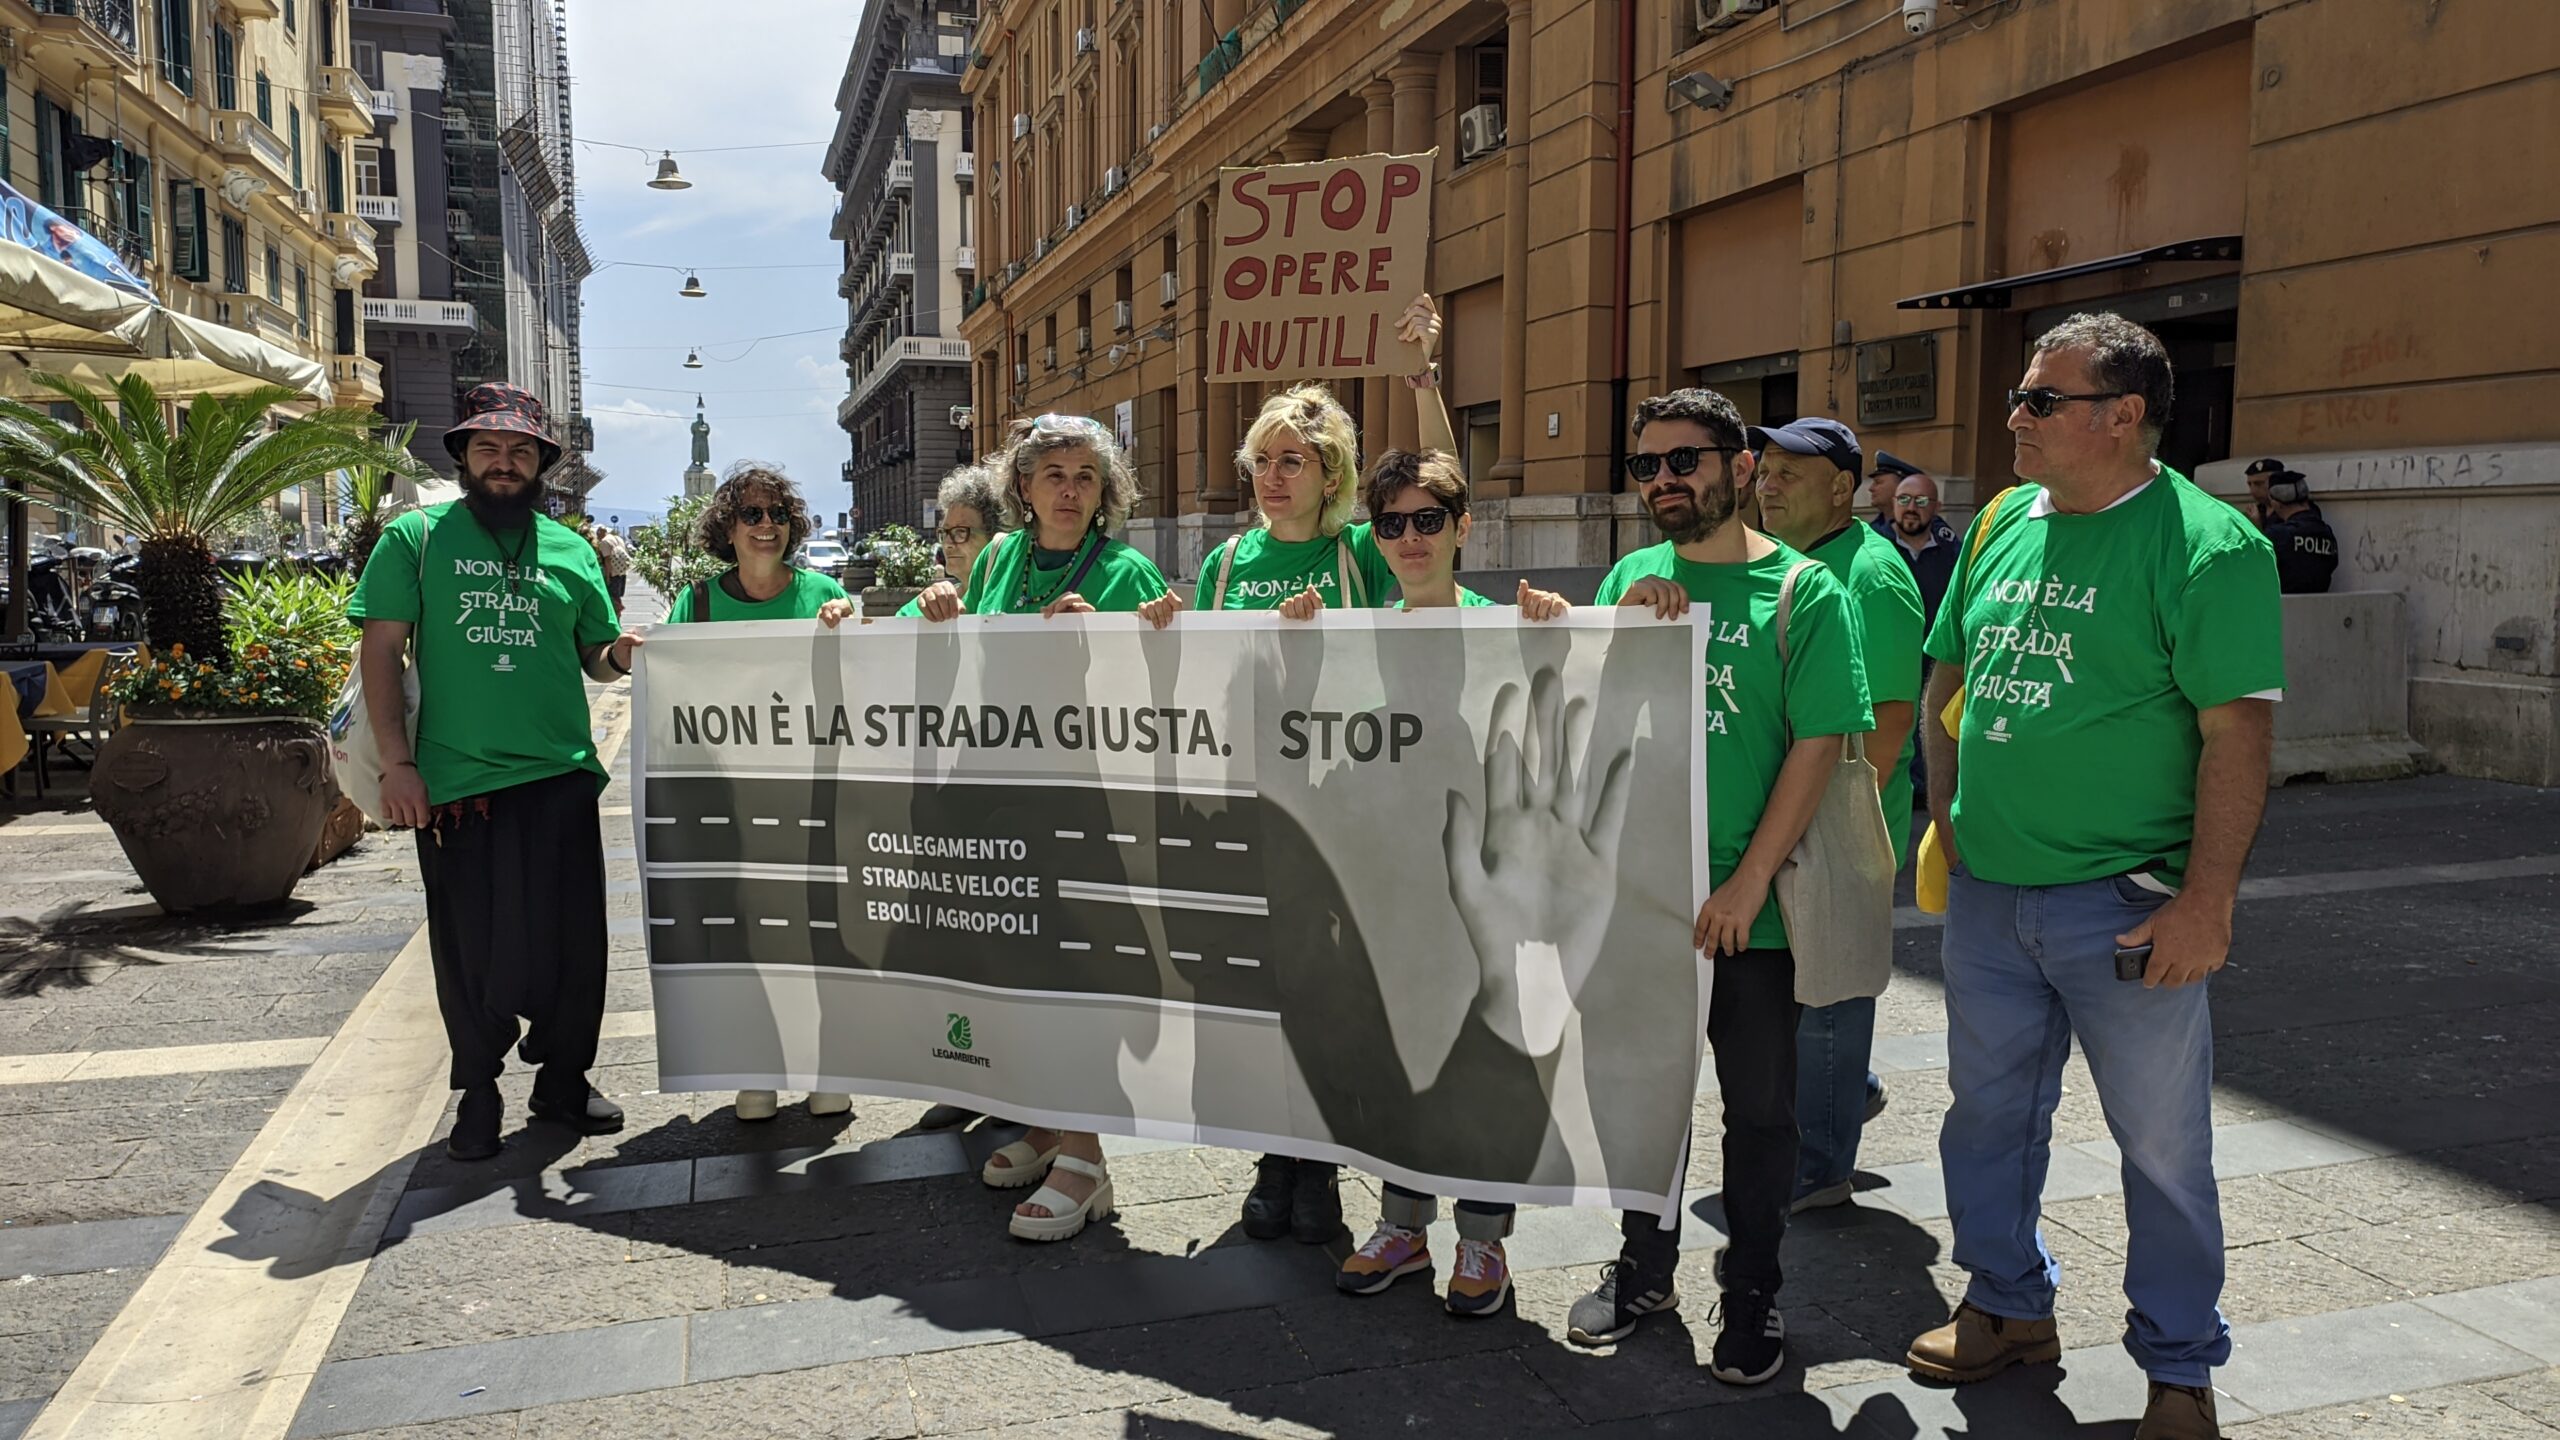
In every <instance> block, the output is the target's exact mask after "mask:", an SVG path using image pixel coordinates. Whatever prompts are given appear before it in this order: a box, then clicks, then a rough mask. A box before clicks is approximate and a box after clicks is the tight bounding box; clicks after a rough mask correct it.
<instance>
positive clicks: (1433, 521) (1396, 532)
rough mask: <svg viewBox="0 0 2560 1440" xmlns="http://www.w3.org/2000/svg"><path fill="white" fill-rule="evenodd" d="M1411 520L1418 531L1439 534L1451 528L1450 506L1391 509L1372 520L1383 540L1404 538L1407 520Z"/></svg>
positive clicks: (1372, 524) (1425, 533) (1426, 533)
mask: <svg viewBox="0 0 2560 1440" xmlns="http://www.w3.org/2000/svg"><path fill="white" fill-rule="evenodd" d="M1407 521H1411V522H1412V523H1413V528H1414V530H1415V531H1416V532H1418V533H1420V534H1424V535H1437V534H1439V533H1440V532H1441V531H1443V530H1446V529H1448V528H1449V507H1448V506H1446V505H1434V506H1432V507H1431V508H1430V509H1428V510H1390V511H1388V512H1386V513H1385V514H1383V515H1380V516H1379V517H1378V518H1377V519H1376V520H1374V521H1372V522H1371V526H1372V528H1374V529H1375V530H1376V531H1377V532H1378V538H1379V539H1381V540H1401V539H1403V538H1404V527H1405V522H1407Z"/></svg>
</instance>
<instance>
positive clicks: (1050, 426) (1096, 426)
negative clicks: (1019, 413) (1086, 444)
mask: <svg viewBox="0 0 2560 1440" xmlns="http://www.w3.org/2000/svg"><path fill="white" fill-rule="evenodd" d="M1031 428H1032V429H1034V430H1069V431H1074V432H1076V433H1078V434H1085V435H1101V436H1104V437H1108V436H1109V435H1110V434H1111V432H1110V431H1108V430H1105V429H1103V428H1102V422H1101V421H1099V420H1096V419H1094V418H1093V417H1092V416H1090V415H1043V416H1041V417H1040V418H1039V419H1037V420H1034V421H1032V422H1031Z"/></svg>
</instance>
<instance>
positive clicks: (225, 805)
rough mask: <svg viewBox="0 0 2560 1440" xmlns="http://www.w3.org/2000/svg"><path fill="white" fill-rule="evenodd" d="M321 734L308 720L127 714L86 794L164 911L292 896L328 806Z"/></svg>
mask: <svg viewBox="0 0 2560 1440" xmlns="http://www.w3.org/2000/svg"><path fill="white" fill-rule="evenodd" d="M330 788H331V787H330V785H329V743H328V740H327V738H326V737H325V736H323V735H322V733H321V730H320V727H319V726H317V725H314V724H312V723H311V722H310V721H307V720H278V719H254V720H135V721H134V722H133V723H131V724H129V725H127V726H125V727H124V728H123V729H121V730H119V731H117V732H116V733H115V734H114V735H113V736H111V737H109V739H108V740H107V742H106V743H105V744H104V745H102V746H100V747H99V749H98V764H97V768H96V770H95V771H94V772H93V773H92V774H91V776H90V780H89V795H90V799H91V801H92V803H94V804H95V805H96V806H97V810H98V815H99V818H101V819H103V820H105V821H106V822H107V824H108V826H109V827H110V828H112V829H113V830H114V831H115V832H116V840H117V842H118V843H120V844H122V845H123V846H124V854H125V859H126V860H128V861H130V862H131V863H132V865H133V870H134V873H135V874H137V875H139V876H141V877H142V883H143V885H144V886H145V887H147V888H148V889H149V890H150V891H151V898H152V899H154V900H157V901H159V902H160V908H161V909H163V910H166V911H168V912H170V913H171V914H184V913H187V912H189V911H196V910H231V909H249V908H254V907H257V906H263V905H273V904H275V903H277V902H279V901H281V900H284V899H285V898H287V897H288V896H290V895H292V894H293V887H294V885H295V884H296V883H297V882H299V881H300V880H301V878H302V874H303V872H304V871H305V870H306V869H308V868H310V865H311V857H312V854H313V853H314V849H315V847H317V846H318V844H319V843H320V830H321V826H322V825H323V823H324V822H326V820H327V819H328V815H329V806H330V799H329V797H330Z"/></svg>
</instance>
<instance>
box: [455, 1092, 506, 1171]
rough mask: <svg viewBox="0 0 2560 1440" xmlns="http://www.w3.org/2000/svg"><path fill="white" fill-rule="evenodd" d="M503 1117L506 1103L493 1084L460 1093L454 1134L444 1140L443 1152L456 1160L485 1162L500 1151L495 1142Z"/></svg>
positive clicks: (501, 1144)
mask: <svg viewBox="0 0 2560 1440" xmlns="http://www.w3.org/2000/svg"><path fill="white" fill-rule="evenodd" d="M505 1117H506V1104H505V1102H504V1101H501V1100H500V1099H499V1098H498V1087H497V1086H495V1085H474V1086H472V1087H471V1088H470V1089H468V1090H465V1091H463V1092H462V1104H461V1106H460V1107H459V1108H457V1109H456V1110H455V1111H454V1115H453V1133H452V1134H450V1135H447V1136H446V1137H444V1153H446V1154H447V1155H450V1156H452V1157H453V1158H454V1159H456V1160H486V1159H488V1158H489V1157H491V1156H493V1155H495V1154H497V1153H498V1151H499V1150H500V1149H501V1148H503V1142H501V1141H500V1140H499V1139H498V1123H499V1122H500V1121H501V1120H503V1119H504V1118H505Z"/></svg>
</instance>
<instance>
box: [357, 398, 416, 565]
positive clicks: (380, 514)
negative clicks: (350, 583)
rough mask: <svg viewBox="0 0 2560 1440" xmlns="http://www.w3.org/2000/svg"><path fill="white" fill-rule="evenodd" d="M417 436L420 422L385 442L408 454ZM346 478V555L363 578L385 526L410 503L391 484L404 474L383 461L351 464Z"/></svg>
mask: <svg viewBox="0 0 2560 1440" xmlns="http://www.w3.org/2000/svg"><path fill="white" fill-rule="evenodd" d="M417 433H418V422H417V421H415V420H412V421H410V422H409V423H408V424H406V425H403V426H401V427H400V428H399V429H397V430H394V431H392V432H391V433H390V434H389V435H388V436H386V437H384V441H383V443H384V444H387V445H389V446H390V447H391V448H392V449H394V450H398V451H400V452H402V453H403V454H406V453H408V449H409V439H410V437H411V436H413V435H415V434H417ZM346 475H347V484H346V489H345V491H344V498H345V503H346V511H347V530H346V555H347V559H348V561H349V562H350V564H349V568H350V570H352V571H353V573H354V574H355V575H356V577H357V578H359V579H361V578H363V576H364V564H365V562H366V561H368V560H370V559H372V558H373V547H374V546H376V545H378V544H381V543H382V530H383V527H384V526H386V525H389V524H390V523H391V522H392V521H393V520H394V519H396V518H398V516H399V514H400V512H401V511H402V510H405V509H407V508H408V502H406V501H404V500H402V499H401V498H400V497H399V495H398V494H397V493H396V492H395V491H394V490H393V489H392V483H391V482H393V481H394V480H397V479H399V478H400V476H401V472H400V471H397V470H394V469H392V468H391V467H390V466H389V465H386V464H383V463H381V462H380V461H374V462H370V463H367V464H363V465H350V466H348V467H347V472H346Z"/></svg>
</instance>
